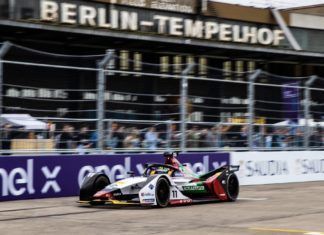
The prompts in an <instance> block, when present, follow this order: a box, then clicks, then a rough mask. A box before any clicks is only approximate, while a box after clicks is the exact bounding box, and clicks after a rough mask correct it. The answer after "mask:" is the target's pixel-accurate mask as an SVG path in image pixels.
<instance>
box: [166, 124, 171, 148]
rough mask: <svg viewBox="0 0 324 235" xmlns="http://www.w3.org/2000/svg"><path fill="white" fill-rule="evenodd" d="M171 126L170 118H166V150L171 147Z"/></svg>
mask: <svg viewBox="0 0 324 235" xmlns="http://www.w3.org/2000/svg"><path fill="white" fill-rule="evenodd" d="M171 128H172V120H168V121H167V123H166V150H169V149H171V134H172V133H171V132H172V130H171Z"/></svg>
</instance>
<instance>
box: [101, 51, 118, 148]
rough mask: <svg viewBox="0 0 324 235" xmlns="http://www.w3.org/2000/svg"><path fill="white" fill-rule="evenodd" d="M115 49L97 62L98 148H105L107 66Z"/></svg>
mask: <svg viewBox="0 0 324 235" xmlns="http://www.w3.org/2000/svg"><path fill="white" fill-rule="evenodd" d="M114 54H115V52H114V50H107V52H106V55H105V57H104V58H103V59H102V60H101V61H99V62H98V63H97V67H98V69H99V71H98V74H97V133H98V135H97V136H98V137H97V148H98V149H99V150H101V151H102V150H103V149H104V118H105V90H106V76H105V68H106V67H107V65H108V63H109V62H110V61H111V60H112V59H114Z"/></svg>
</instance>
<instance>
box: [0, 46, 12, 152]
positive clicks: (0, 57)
mask: <svg viewBox="0 0 324 235" xmlns="http://www.w3.org/2000/svg"><path fill="white" fill-rule="evenodd" d="M10 47H11V43H10V42H5V43H4V44H3V45H2V47H1V48H0V130H1V131H0V149H2V138H3V129H2V128H3V127H2V118H1V115H2V110H3V57H4V56H5V55H6V54H7V53H8V51H9V50H10Z"/></svg>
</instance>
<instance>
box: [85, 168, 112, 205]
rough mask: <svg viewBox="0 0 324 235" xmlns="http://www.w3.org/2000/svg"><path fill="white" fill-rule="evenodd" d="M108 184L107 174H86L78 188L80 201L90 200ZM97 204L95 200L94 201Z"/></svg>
mask: <svg viewBox="0 0 324 235" xmlns="http://www.w3.org/2000/svg"><path fill="white" fill-rule="evenodd" d="M109 184H110V180H109V178H108V176H106V175H104V174H101V173H96V174H92V175H90V176H86V178H85V179H84V181H83V183H82V185H81V189H80V201H91V200H92V199H93V195H94V194H95V193H96V192H98V191H100V190H102V189H104V188H105V187H106V186H107V185H109ZM94 203H95V204H98V203H97V202H94Z"/></svg>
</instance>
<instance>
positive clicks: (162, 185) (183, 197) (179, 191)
mask: <svg viewBox="0 0 324 235" xmlns="http://www.w3.org/2000/svg"><path fill="white" fill-rule="evenodd" d="M177 156H178V154H177V153H176V152H167V153H164V157H165V163H164V164H162V163H151V164H146V168H145V170H144V173H143V175H142V176H137V177H136V176H134V173H133V172H129V174H130V177H129V178H126V179H123V180H120V181H117V182H115V183H111V181H110V179H109V177H108V176H107V175H105V174H103V173H89V174H88V175H87V176H86V177H85V179H84V181H83V183H82V185H81V188H80V197H79V199H80V200H79V203H86V204H90V205H104V204H123V205H124V204H128V205H132V204H138V205H142V206H152V207H153V206H155V207H167V206H169V205H181V204H192V203H195V202H207V201H231V202H232V201H235V200H236V199H237V197H238V194H239V181H238V178H237V176H236V175H235V171H238V170H239V166H230V165H226V166H222V167H220V168H218V169H215V170H212V171H210V172H208V173H206V174H202V175H197V174H195V173H194V172H193V171H192V170H191V169H190V168H188V167H187V166H186V165H183V164H181V163H180V162H179V161H178V159H177Z"/></svg>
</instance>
